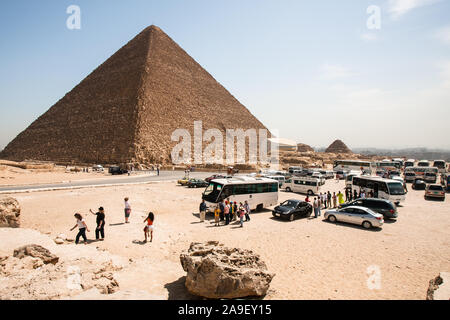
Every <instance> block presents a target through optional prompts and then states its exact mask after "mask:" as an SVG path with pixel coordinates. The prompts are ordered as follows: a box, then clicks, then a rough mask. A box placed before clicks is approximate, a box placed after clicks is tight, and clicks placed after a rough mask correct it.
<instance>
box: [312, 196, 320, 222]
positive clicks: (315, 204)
mask: <svg viewBox="0 0 450 320" xmlns="http://www.w3.org/2000/svg"><path fill="white" fill-rule="evenodd" d="M313 209H314V218H317V215H318V214H319V201H318V200H317V198H314V202H313Z"/></svg>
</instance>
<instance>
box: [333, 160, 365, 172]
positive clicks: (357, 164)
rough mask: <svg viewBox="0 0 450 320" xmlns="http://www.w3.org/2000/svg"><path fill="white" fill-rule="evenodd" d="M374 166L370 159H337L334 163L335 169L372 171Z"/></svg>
mask: <svg viewBox="0 0 450 320" xmlns="http://www.w3.org/2000/svg"><path fill="white" fill-rule="evenodd" d="M372 169H373V166H372V163H371V162H370V161H361V160H335V161H334V164H333V171H334V172H336V171H350V170H360V171H370V172H372Z"/></svg>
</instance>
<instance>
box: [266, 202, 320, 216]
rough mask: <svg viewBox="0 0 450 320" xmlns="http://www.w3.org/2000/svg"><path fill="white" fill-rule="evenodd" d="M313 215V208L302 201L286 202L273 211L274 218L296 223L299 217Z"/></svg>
mask: <svg viewBox="0 0 450 320" xmlns="http://www.w3.org/2000/svg"><path fill="white" fill-rule="evenodd" d="M311 214H312V206H311V205H310V204H309V203H308V202H305V201H301V200H286V201H285V202H283V203H281V204H280V205H279V206H276V207H275V208H274V209H273V211H272V215H273V216H274V217H279V218H284V219H289V220H290V221H294V220H295V218H297V217H309V216H310V215H311Z"/></svg>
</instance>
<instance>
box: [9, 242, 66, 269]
mask: <svg viewBox="0 0 450 320" xmlns="http://www.w3.org/2000/svg"><path fill="white" fill-rule="evenodd" d="M13 256H14V257H16V258H19V259H22V258H25V257H26V256H30V257H33V258H38V259H41V260H42V262H43V263H44V264H49V263H51V264H56V263H58V260H59V257H57V256H55V255H54V254H52V253H51V252H50V251H49V250H48V249H46V248H44V247H42V246H40V245H37V244H29V245H26V246H22V247H20V248H17V249H15V250H14V255H13Z"/></svg>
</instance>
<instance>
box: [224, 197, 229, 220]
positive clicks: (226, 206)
mask: <svg viewBox="0 0 450 320" xmlns="http://www.w3.org/2000/svg"><path fill="white" fill-rule="evenodd" d="M224 215H225V225H228V224H230V204H229V203H228V201H227V202H226V203H225V208H224Z"/></svg>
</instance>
